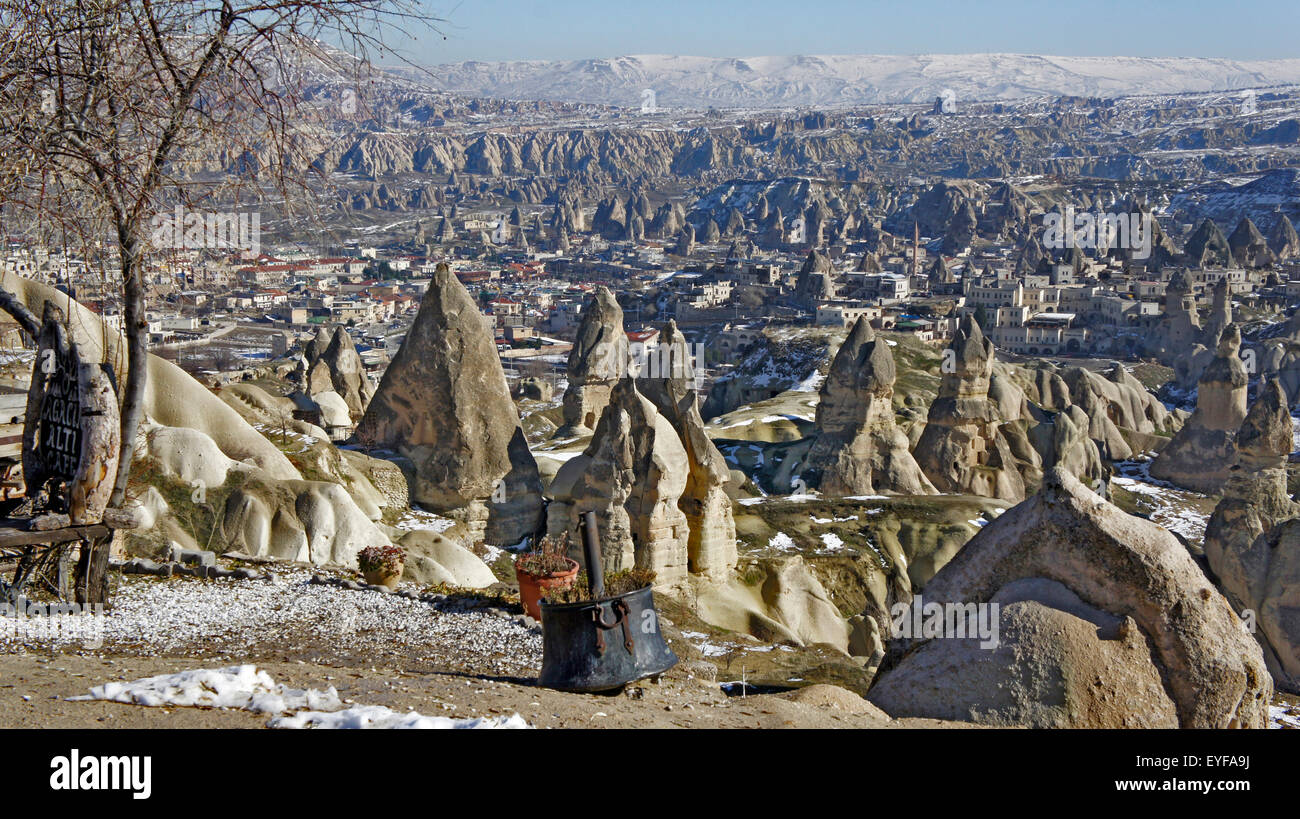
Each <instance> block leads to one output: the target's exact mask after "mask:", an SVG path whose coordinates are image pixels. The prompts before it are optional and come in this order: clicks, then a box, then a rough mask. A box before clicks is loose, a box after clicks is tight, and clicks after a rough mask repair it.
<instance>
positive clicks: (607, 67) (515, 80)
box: [430, 54, 1300, 109]
mask: <svg viewBox="0 0 1300 819" xmlns="http://www.w3.org/2000/svg"><path fill="white" fill-rule="evenodd" d="M430 70H431V71H432V73H433V81H432V82H433V85H435V86H436V87H438V88H440V89H442V90H445V91H449V92H452V93H457V94H465V95H470V96H475V97H494V98H499V99H525V100H552V101H563V102H584V103H598V104H605V105H618V106H625V107H628V108H634V109H638V108H640V107H641V106H642V103H643V101H644V99H645V97H644V96H643V95H644V89H647V88H648V89H652V90H653V91H654V102H655V104H656V105H657V106H658V107H667V108H707V107H710V106H712V107H718V108H757V109H764V108H790V107H837V106H846V105H863V104H870V103H897V102H913V103H916V102H933V101H934V100H935V98H936V97H938V96H940V94H942V93H943V91H944V90H945V89H947V90H951V91H952V92H953V93H954V94H955V96H956V100H957V104H958V105H959V106H960V104H961V101H962V100H1007V99H1016V98H1022V97H1039V96H1059V95H1076V96H1090V97H1116V96H1127V95H1143V94H1179V93H1187V92H1198V91H1199V92H1204V91H1229V92H1240V91H1243V90H1245V89H1250V88H1263V87H1267V86H1275V85H1291V84H1297V83H1300V59H1285V60H1248V61H1241V60H1221V59H1209V58H1200V57H1047V56H1034V55H1026V54H931V55H917V56H902V55H900V56H887V55H880V56H875V55H843V56H797V57H746V58H722V57H679V56H664V55H639V56H628V57H615V58H611V59H592V60H570V61H514V62H474V61H471V62H460V63H447V64H443V65H438V66H433V67H431V68H430Z"/></svg>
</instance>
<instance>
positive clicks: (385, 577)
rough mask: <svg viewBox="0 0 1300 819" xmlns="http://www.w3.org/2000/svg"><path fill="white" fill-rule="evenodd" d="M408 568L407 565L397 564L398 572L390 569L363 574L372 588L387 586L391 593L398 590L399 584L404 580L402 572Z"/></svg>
mask: <svg viewBox="0 0 1300 819" xmlns="http://www.w3.org/2000/svg"><path fill="white" fill-rule="evenodd" d="M405 568H406V564H405V563H399V564H397V569H396V571H390V570H389V569H375V570H374V571H370V572H362V575H363V576H364V577H365V578H366V582H367V583H369V584H370V585H372V586H386V587H387V588H388V590H389V591H392V590H393V589H396V588H397V583H398V581H400V580H401V579H402V570H403V569H405Z"/></svg>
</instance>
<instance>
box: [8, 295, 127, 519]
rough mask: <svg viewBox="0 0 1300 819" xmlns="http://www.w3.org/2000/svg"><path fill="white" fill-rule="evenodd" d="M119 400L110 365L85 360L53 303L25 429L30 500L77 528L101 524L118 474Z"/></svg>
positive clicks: (48, 311) (44, 327)
mask: <svg viewBox="0 0 1300 819" xmlns="http://www.w3.org/2000/svg"><path fill="white" fill-rule="evenodd" d="M120 435H121V433H120V430H119V428H118V409H117V394H116V391H115V390H114V389H113V381H112V379H111V378H110V376H109V373H108V372H107V367H106V365H101V364H99V363H95V362H87V361H83V360H82V356H81V351H80V348H79V347H78V345H77V344H76V343H75V342H74V341H73V340H72V339H71V338H70V337H69V334H68V330H67V327H66V325H65V321H64V318H63V313H62V311H61V310H59V309H58V308H57V307H54V306H53V305H51V304H49V303H47V304H46V307H45V315H44V317H43V322H42V325H41V333H40V337H39V338H38V339H37V348H36V362H35V365H34V366H33V369H32V386H31V389H30V390H29V391H28V393H27V419H26V424H25V426H24V428H23V477H24V479H25V480H26V483H27V493H28V496H29V497H39V496H40V494H41V492H42V491H44V492H45V493H46V496H47V497H48V506H49V509H48V511H50V512H54V513H66V514H67V515H68V517H69V520H70V522H71V523H73V524H82V525H84V524H91V523H99V522H100V520H101V519H102V518H103V515H104V508H105V506H107V504H108V498H109V495H110V494H112V491H113V479H114V477H115V476H116V474H117V461H118V454H119V453H118V445H119V441H120Z"/></svg>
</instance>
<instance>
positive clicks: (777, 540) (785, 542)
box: [767, 532, 798, 552]
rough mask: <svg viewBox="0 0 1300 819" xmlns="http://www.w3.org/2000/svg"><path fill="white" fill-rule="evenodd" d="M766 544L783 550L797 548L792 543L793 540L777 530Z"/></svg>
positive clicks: (787, 550) (790, 550)
mask: <svg viewBox="0 0 1300 819" xmlns="http://www.w3.org/2000/svg"><path fill="white" fill-rule="evenodd" d="M767 545H768V547H769V548H772V549H780V550H781V551H783V552H792V551H795V550H796V549H797V548H798V547H796V546H795V545H794V540H793V539H792V538H791V537H790V536H789V535H787V534H786V533H785V532H777V533H776V534H775V535H773V537H772V539H771V540H769V541H768V542H767Z"/></svg>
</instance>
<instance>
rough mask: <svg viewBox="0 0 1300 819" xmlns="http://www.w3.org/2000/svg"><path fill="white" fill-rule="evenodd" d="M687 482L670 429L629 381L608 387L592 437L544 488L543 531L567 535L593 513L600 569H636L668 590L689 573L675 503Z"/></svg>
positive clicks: (684, 531) (685, 533)
mask: <svg viewBox="0 0 1300 819" xmlns="http://www.w3.org/2000/svg"><path fill="white" fill-rule="evenodd" d="M690 476H691V465H690V458H689V456H688V455H687V452H686V447H685V446H684V445H683V443H682V439H681V438H680V437H679V436H678V434H677V430H675V429H673V425H672V423H671V422H669V420H668V419H667V418H665V417H664V416H663V415H662V414H660V412H659V410H658V409H657V408H656V407H655V404H654V402H653V401H651V400H650V399H648V398H646V397H645V396H643V395H642V394H641V393H640V391H639V390H637V388H636V382H635V381H634V380H633V379H632V378H630V377H629V378H624V379H623V380H621V381H619V382H618V384H616V385H615V386H614V389H613V391H612V392H611V393H610V397H609V404H608V405H606V407H605V411H604V412H603V413H602V414H601V416H600V421H599V422H598V423H597V424H596V433H595V435H593V436H592V439H591V443H590V444H588V446H587V449H586V450H585V451H584V452H583V454H582V455H580V456H578V457H576V458H571V459H569V460H568V461H566V462H565V464H564V466H562V467H560V470H559V471H558V472H557V473H556V475H555V479H554V480H553V481H552V482H551V486H550V490H549V491H550V492H551V495H552V497H553V500H552V502H551V504H550V506H549V507H548V508H547V528H548V530H549V531H550V532H551V534H553V535H556V534H559V533H562V532H564V531H566V530H567V531H570V532H572V531H575V530H576V529H577V527H578V525H579V522H580V521H581V520H582V515H583V514H584V513H586V512H589V511H594V512H596V518H597V522H598V526H599V530H600V543H601V555H602V559H603V560H604V564H605V570H606V571H611V572H612V571H620V570H622V569H631V568H634V567H635V568H642V569H651V570H653V571H654V572H655V574H656V580H655V585H656V586H658V587H664V588H674V587H677V586H679V585H681V584H682V582H683V581H685V579H686V575H687V573H688V568H689V558H688V543H689V541H690V533H689V524H688V522H687V518H686V515H685V513H683V512H682V509H681V507H680V506H679V503H680V501H681V499H682V495H683V493H685V492H686V485H687V481H688V480H689V478H690Z"/></svg>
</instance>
